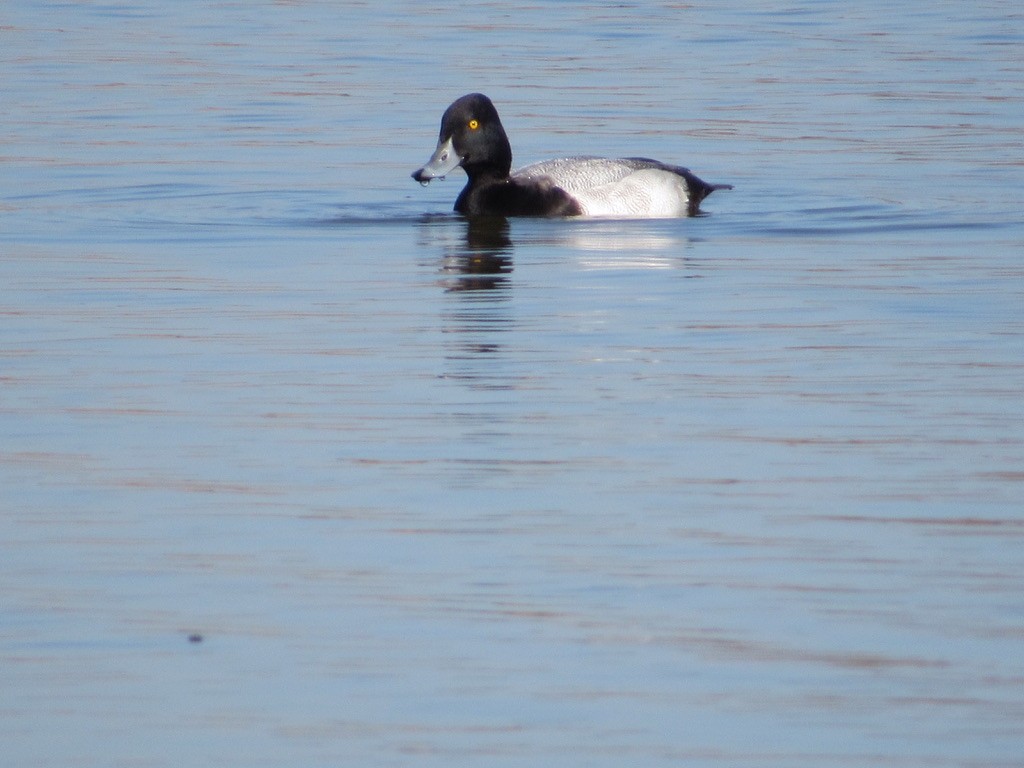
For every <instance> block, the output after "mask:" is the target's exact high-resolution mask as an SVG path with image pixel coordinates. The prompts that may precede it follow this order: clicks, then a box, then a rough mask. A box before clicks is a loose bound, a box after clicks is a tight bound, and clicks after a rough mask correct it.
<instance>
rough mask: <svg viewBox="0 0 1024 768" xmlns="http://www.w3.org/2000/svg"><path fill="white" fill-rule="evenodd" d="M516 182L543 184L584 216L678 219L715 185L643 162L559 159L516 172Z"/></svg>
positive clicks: (682, 170) (692, 210)
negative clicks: (560, 192)
mask: <svg viewBox="0 0 1024 768" xmlns="http://www.w3.org/2000/svg"><path fill="white" fill-rule="evenodd" d="M512 177H513V178H514V179H517V180H521V181H540V180H542V179H547V180H549V181H550V182H551V183H553V184H555V185H556V186H558V187H561V188H562V189H564V190H565V191H566V192H568V193H569V194H570V195H571V196H572V197H574V198H575V199H576V200H577V201H578V202H579V204H580V208H582V210H583V215H585V216H624V217H632V216H644V217H651V216H681V215H687V214H693V213H695V212H696V211H697V210H698V206H699V205H700V201H701V200H703V199H704V198H705V197H707V196H708V195H709V194H710V193H711V192H712V191H714V190H715V189H718V188H719V186H717V185H712V184H707V183H705V182H704V181H701V180H700V179H698V178H697V177H696V176H694V175H693V174H692V173H690V171H689V170H687V169H686V168H681V167H679V166H675V165H668V164H666V163H661V162H658V161H657V160H650V159H647V158H643V157H627V158H621V159H614V160H613V159H609V158H603V157H563V158H558V159H556V160H544V161H542V162H539V163H533V164H532V165H527V166H525V167H523V168H520V169H519V170H517V171H514V172H513V173H512Z"/></svg>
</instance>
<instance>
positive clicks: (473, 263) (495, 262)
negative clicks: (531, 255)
mask: <svg viewBox="0 0 1024 768" xmlns="http://www.w3.org/2000/svg"><path fill="white" fill-rule="evenodd" d="M443 270H444V272H445V273H447V274H457V275H459V278H458V279H457V280H455V281H453V282H451V283H450V284H449V285H448V286H447V289H448V290H449V291H479V290H486V289H493V288H505V287H507V284H508V277H507V275H508V274H509V273H510V272H511V271H512V240H511V238H510V237H509V224H508V220H507V219H504V218H501V217H497V216H493V217H492V216H487V217H474V218H472V219H468V220H467V221H466V239H465V242H464V243H462V244H460V246H459V247H458V248H456V249H453V251H452V252H451V253H449V254H448V255H446V256H445V259H444V267H443Z"/></svg>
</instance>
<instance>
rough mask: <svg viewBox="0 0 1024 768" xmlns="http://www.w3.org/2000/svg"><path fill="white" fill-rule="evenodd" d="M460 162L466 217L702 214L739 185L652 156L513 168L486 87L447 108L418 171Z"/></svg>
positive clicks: (437, 172)
mask: <svg viewBox="0 0 1024 768" xmlns="http://www.w3.org/2000/svg"><path fill="white" fill-rule="evenodd" d="M460 167H461V168H462V169H463V170H464V171H465V172H466V176H467V177H468V180H467V182H466V186H465V188H463V190H462V192H460V193H459V196H458V198H457V199H456V200H455V211H456V212H458V213H461V214H462V215H464V216H505V217H508V216H547V217H572V216H585V217H618V218H664V217H677V216H696V215H699V214H700V204H701V201H702V200H704V198H706V197H707V196H708V195H710V194H711V193H712V192H714V191H715V190H719V189H732V185H731V184H709V183H707V182H706V181H703V180H702V179H700V178H698V177H697V176H696V175H694V174H693V173H692V172H691V171H690V170H689V169H687V168H683V167H681V166H678V165H670V164H668V163H663V162H661V161H659V160H652V159H650V158H646V157H625V158H619V159H610V158H604V157H592V156H573V157H562V158H557V159H554V160H544V161H541V162H538V163H533V164H531V165H527V166H525V167H523V168H519V169H518V170H515V171H513V170H512V146H511V144H510V143H509V140H508V135H507V134H506V133H505V128H504V127H503V126H502V124H501V119H500V118H499V117H498V110H497V109H496V108H495V106H494V103H493V102H492V101H491V100H490V99H489V98H488V97H487V96H485V95H484V94H482V93H469V94H466V95H465V96H462V97H460V98H458V99H456V100H455V101H453V102H452V103H451V105H449V107H448V108H447V109H446V110H445V111H444V114H443V115H442V116H441V131H440V136H439V138H438V142H437V148H436V149H435V150H434V154H433V155H431V157H430V159H429V160H428V161H427V163H426V164H425V165H424V166H423V167H421V168H418V169H417V170H415V171H413V174H412V178H413V179H415V180H416V181H418V182H420V183H421V184H423V185H426V184H429V183H430V182H431V181H432V180H434V179H443V178H444V177H445V176H446V175H447V174H449V173H451V172H452V171H454V170H455V169H456V168H460Z"/></svg>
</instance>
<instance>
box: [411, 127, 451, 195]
mask: <svg viewBox="0 0 1024 768" xmlns="http://www.w3.org/2000/svg"><path fill="white" fill-rule="evenodd" d="M461 163H462V158H461V157H459V154H458V153H457V152H456V151H455V145H454V144H452V139H451V137H449V138H447V139H442V140H441V141H439V142H438V143H437V149H435V150H434V154H433V155H431V156H430V159H429V160H428V161H427V164H426V165H424V166H423V167H422V168H420V169H419V170H418V171H413V174H412V177H413V178H414V179H416V181H418V182H419V183H420V184H429V183H430V181H431V180H432V179H443V178H444V177H445V176H447V175H448V174H449V173H451V172H452V171H454V170H455V169H456V168H458V167H459V165H460V164H461Z"/></svg>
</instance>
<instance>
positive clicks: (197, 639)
mask: <svg viewBox="0 0 1024 768" xmlns="http://www.w3.org/2000/svg"><path fill="white" fill-rule="evenodd" d="M188 641H189V642H190V643H201V642H203V636H202V635H200V634H199V633H198V632H193V633H192V634H190V635H189V636H188Z"/></svg>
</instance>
